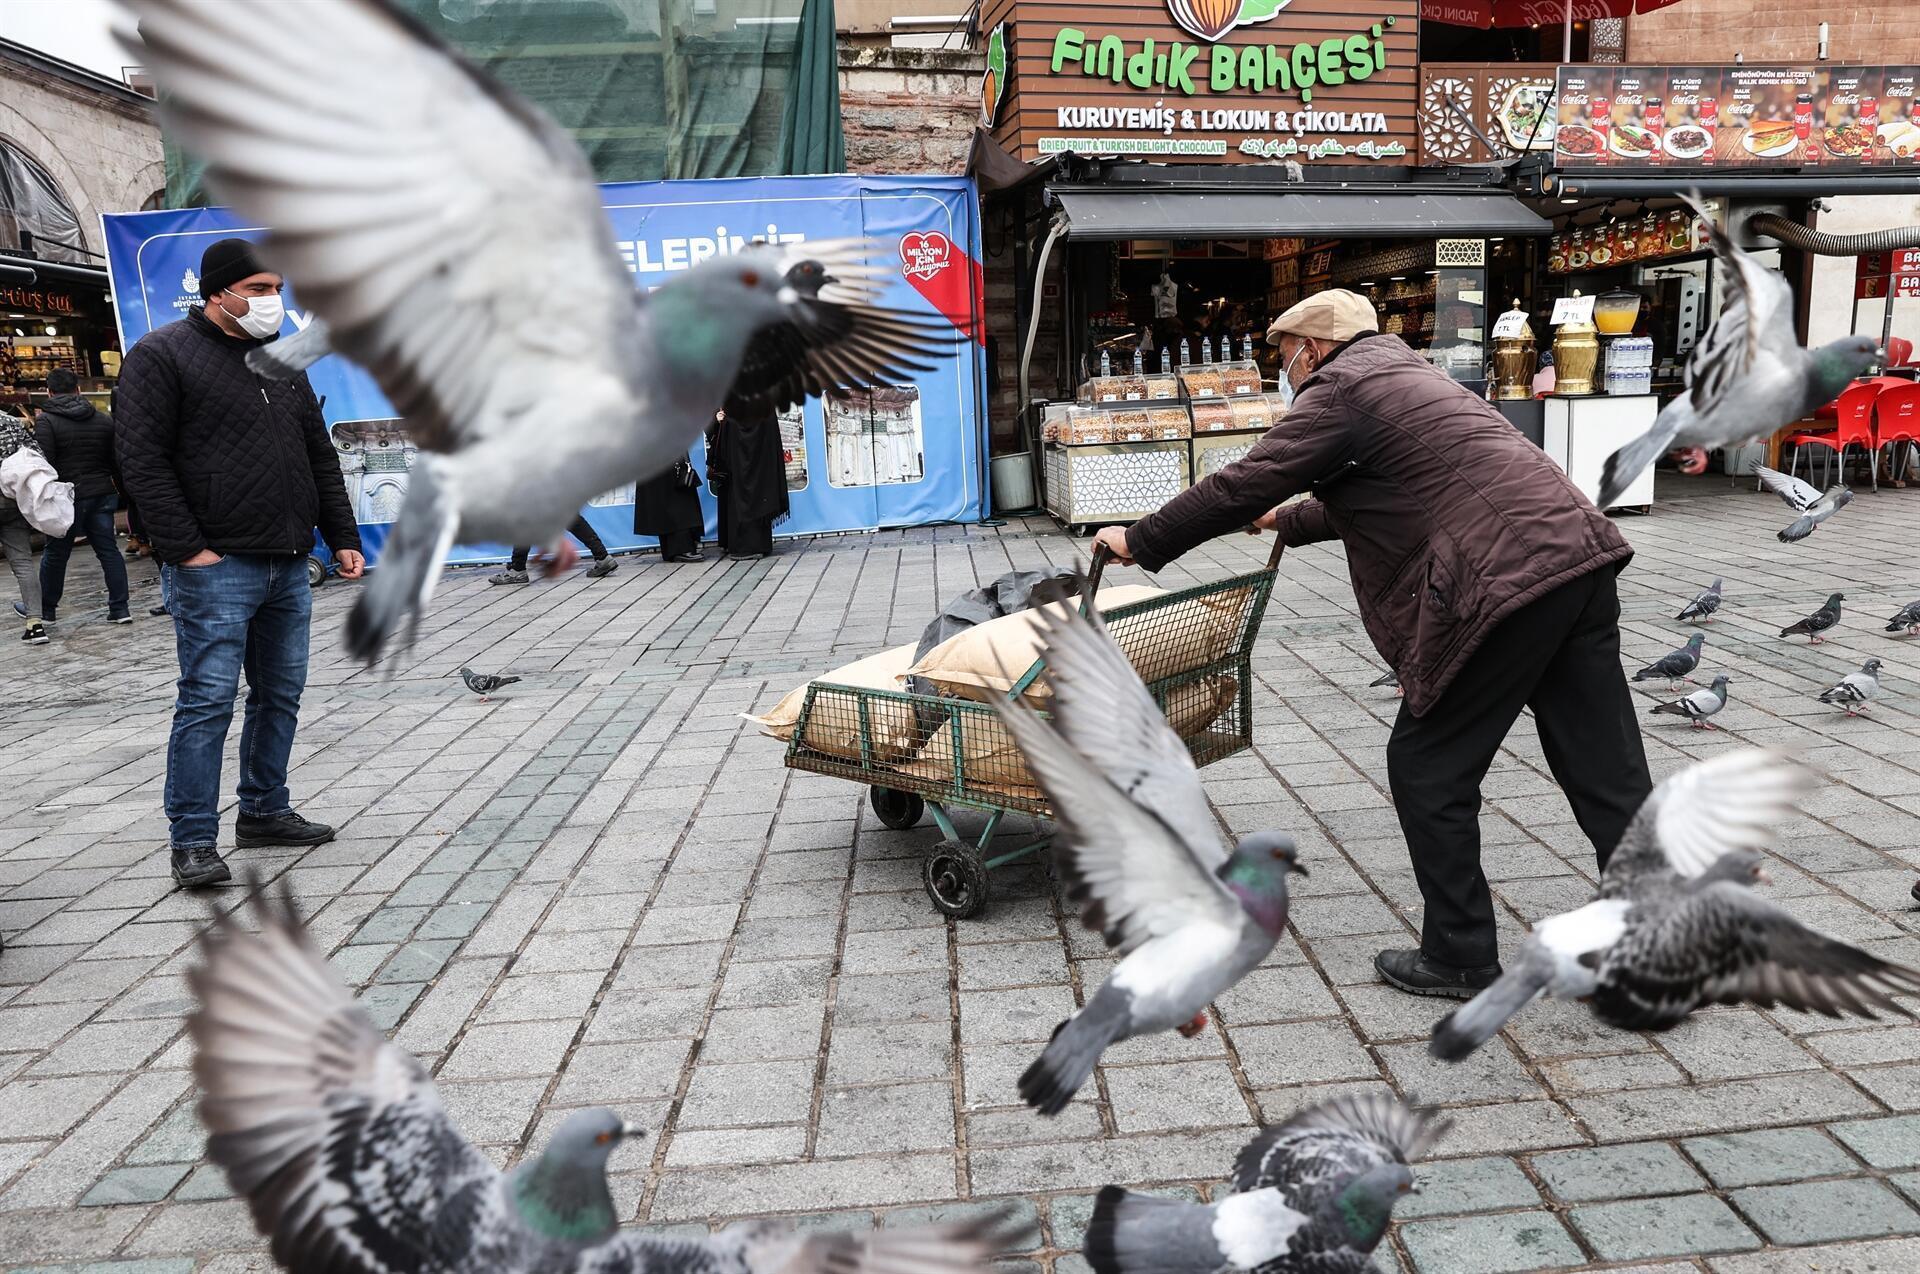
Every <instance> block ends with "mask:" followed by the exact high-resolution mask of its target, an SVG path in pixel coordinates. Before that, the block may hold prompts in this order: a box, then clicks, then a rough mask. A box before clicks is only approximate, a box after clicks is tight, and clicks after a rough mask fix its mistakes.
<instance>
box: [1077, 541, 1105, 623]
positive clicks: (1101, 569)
mask: <svg viewBox="0 0 1920 1274" xmlns="http://www.w3.org/2000/svg"><path fill="white" fill-rule="evenodd" d="M1112 560H1113V550H1112V549H1110V548H1108V547H1107V546H1106V545H1104V544H1096V545H1094V546H1093V566H1092V567H1091V568H1089V569H1088V571H1087V589H1086V593H1085V595H1084V596H1083V598H1082V602H1081V606H1080V614H1081V616H1082V617H1083V618H1084V617H1085V616H1086V614H1087V612H1088V611H1090V610H1092V609H1093V595H1094V594H1095V593H1097V592H1099V591H1100V576H1101V575H1103V574H1104V573H1105V572H1106V569H1107V563H1108V562H1111V561H1112Z"/></svg>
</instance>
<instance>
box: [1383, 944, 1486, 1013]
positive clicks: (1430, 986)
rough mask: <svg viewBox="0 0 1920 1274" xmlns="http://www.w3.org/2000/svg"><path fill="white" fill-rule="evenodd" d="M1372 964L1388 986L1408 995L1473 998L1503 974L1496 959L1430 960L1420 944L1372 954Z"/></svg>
mask: <svg viewBox="0 0 1920 1274" xmlns="http://www.w3.org/2000/svg"><path fill="white" fill-rule="evenodd" d="M1373 967H1374V969H1375V970H1376V971H1377V972H1378V973H1379V974H1380V980H1381V981H1383V982H1385V983H1386V984H1387V985H1388V986H1391V987H1398V988H1399V989H1400V990H1402V991H1405V992H1406V993H1407V994H1409V995H1437V996H1443V997H1445V998H1447V999H1450V1000H1471V999H1472V998H1473V997H1474V996H1476V995H1478V994H1480V993H1481V992H1482V991H1484V990H1486V989H1487V988H1488V987H1490V986H1492V985H1493V983H1494V980H1495V979H1497V978H1498V977H1499V976H1500V966H1499V964H1497V963H1495V964H1487V965H1482V966H1481V967H1479V968H1477V969H1463V968H1461V967H1460V966H1458V965H1453V964H1441V963H1440V962H1439V961H1438V960H1430V959H1428V958H1427V956H1426V953H1425V952H1423V951H1420V950H1419V949H1418V948H1414V949H1412V950H1406V949H1402V950H1390V951H1382V952H1381V953H1380V954H1379V955H1377V956H1375V957H1373Z"/></svg>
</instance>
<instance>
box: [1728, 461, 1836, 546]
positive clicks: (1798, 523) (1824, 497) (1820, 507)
mask: <svg viewBox="0 0 1920 1274" xmlns="http://www.w3.org/2000/svg"><path fill="white" fill-rule="evenodd" d="M1753 471H1754V473H1756V474H1758V475H1759V477H1760V481H1762V482H1764V483H1766V484H1767V490H1769V491H1771V492H1773V493H1774V494H1775V495H1777V496H1779V497H1780V499H1781V500H1782V501H1783V502H1785V504H1786V506H1787V507H1788V508H1789V509H1792V510H1793V511H1794V512H1796V513H1798V514H1799V515H1800V516H1799V517H1797V518H1795V519H1794V520H1793V522H1792V523H1791V524H1790V525H1789V526H1788V527H1787V529H1786V530H1784V531H1782V532H1780V539H1781V541H1782V542H1784V543H1787V544H1792V543H1795V542H1796V541H1799V540H1804V539H1806V538H1807V537H1808V536H1809V535H1812V534H1813V529H1814V528H1815V527H1817V526H1819V525H1820V524H1821V523H1822V522H1825V521H1826V520H1827V519H1828V518H1830V517H1832V516H1833V515H1834V514H1836V513H1838V512H1840V510H1842V509H1844V508H1846V507H1847V506H1848V505H1849V504H1852V503H1853V492H1851V491H1849V490H1847V488H1846V487H1845V486H1843V485H1841V484H1840V483H1835V484H1834V485H1833V486H1830V487H1828V488H1827V489H1826V490H1825V491H1821V490H1820V489H1819V488H1817V487H1814V486H1812V485H1810V484H1808V483H1805V482H1802V481H1800V479H1798V478H1796V477H1794V476H1793V475H1792V474H1786V473H1781V472H1780V471H1779V470H1778V469H1769V468H1767V466H1765V465H1763V464H1757V465H1755V466H1753Z"/></svg>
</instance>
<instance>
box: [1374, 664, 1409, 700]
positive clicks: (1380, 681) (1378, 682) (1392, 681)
mask: <svg viewBox="0 0 1920 1274" xmlns="http://www.w3.org/2000/svg"><path fill="white" fill-rule="evenodd" d="M1376 686H1392V687H1393V693H1395V694H1397V695H1403V694H1405V693H1407V692H1406V691H1405V690H1404V689H1402V688H1401V685H1400V674H1399V673H1397V672H1395V671H1394V670H1393V669H1391V668H1389V669H1387V670H1386V672H1384V673H1382V674H1381V675H1380V676H1378V677H1375V678H1374V679H1373V680H1372V681H1369V682H1368V683H1367V688H1368V689H1369V690H1371V689H1373V688H1374V687H1376Z"/></svg>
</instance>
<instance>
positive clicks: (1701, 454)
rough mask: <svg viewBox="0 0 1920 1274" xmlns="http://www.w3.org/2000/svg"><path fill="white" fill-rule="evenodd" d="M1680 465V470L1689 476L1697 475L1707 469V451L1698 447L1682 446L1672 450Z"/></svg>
mask: <svg viewBox="0 0 1920 1274" xmlns="http://www.w3.org/2000/svg"><path fill="white" fill-rule="evenodd" d="M1674 456H1675V457H1676V459H1677V460H1678V463H1679V465H1680V472H1682V473H1684V474H1686V475H1687V476H1689V477H1698V476H1699V475H1700V474H1703V473H1705V472H1706V471H1707V453H1706V451H1705V449H1703V448H1700V447H1682V448H1680V449H1679V450H1678V451H1676V452H1674Z"/></svg>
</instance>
